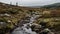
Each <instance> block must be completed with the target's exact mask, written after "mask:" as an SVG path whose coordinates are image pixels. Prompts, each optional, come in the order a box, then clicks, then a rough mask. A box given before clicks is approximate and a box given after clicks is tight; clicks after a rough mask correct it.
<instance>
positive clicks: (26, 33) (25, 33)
mask: <svg viewBox="0 0 60 34" xmlns="http://www.w3.org/2000/svg"><path fill="white" fill-rule="evenodd" d="M37 17H39V16H38V15H32V16H31V18H30V22H29V23H26V24H23V25H24V26H22V27H18V28H16V29H15V30H14V31H13V32H12V34H37V33H36V32H33V31H32V29H31V28H30V27H29V28H28V29H27V28H26V27H27V25H29V26H31V25H32V23H33V22H34V21H35V19H36V18H37Z"/></svg>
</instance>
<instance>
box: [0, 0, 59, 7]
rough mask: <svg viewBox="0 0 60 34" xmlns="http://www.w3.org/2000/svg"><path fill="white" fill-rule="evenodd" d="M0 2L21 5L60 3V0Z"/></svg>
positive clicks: (6, 0)
mask: <svg viewBox="0 0 60 34" xmlns="http://www.w3.org/2000/svg"><path fill="white" fill-rule="evenodd" d="M0 2H4V3H8V4H10V2H12V4H14V5H15V4H16V2H18V4H19V5H20V6H42V5H47V4H53V3H58V2H60V0H0Z"/></svg>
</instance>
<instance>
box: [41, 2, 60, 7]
mask: <svg viewBox="0 0 60 34" xmlns="http://www.w3.org/2000/svg"><path fill="white" fill-rule="evenodd" d="M42 7H43V8H60V3H54V4H50V5H45V6H42Z"/></svg>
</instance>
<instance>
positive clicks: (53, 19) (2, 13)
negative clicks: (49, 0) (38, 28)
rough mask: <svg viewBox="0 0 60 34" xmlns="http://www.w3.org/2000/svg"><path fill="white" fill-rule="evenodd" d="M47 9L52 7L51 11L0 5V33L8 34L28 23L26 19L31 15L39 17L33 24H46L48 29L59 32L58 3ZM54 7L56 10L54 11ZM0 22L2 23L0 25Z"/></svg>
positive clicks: (59, 9) (59, 13) (59, 16)
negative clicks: (42, 22)
mask: <svg viewBox="0 0 60 34" xmlns="http://www.w3.org/2000/svg"><path fill="white" fill-rule="evenodd" d="M47 7H49V8H50V7H53V9H52V8H51V9H46V8H44V7H43V8H28V7H21V6H17V5H9V4H5V3H0V29H1V30H0V31H1V32H0V33H2V31H3V34H4V33H9V32H10V30H13V29H14V28H15V27H17V26H19V25H21V21H22V20H23V22H22V23H27V22H29V21H28V19H30V18H29V17H31V16H32V15H39V17H38V18H36V20H35V21H34V22H33V23H37V24H39V23H40V22H41V21H44V22H47V27H48V28H53V29H54V30H56V31H60V3H58V4H53V5H48V6H47ZM55 7H56V9H55ZM1 22H3V23H2V24H1ZM6 29H7V30H6Z"/></svg>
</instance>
